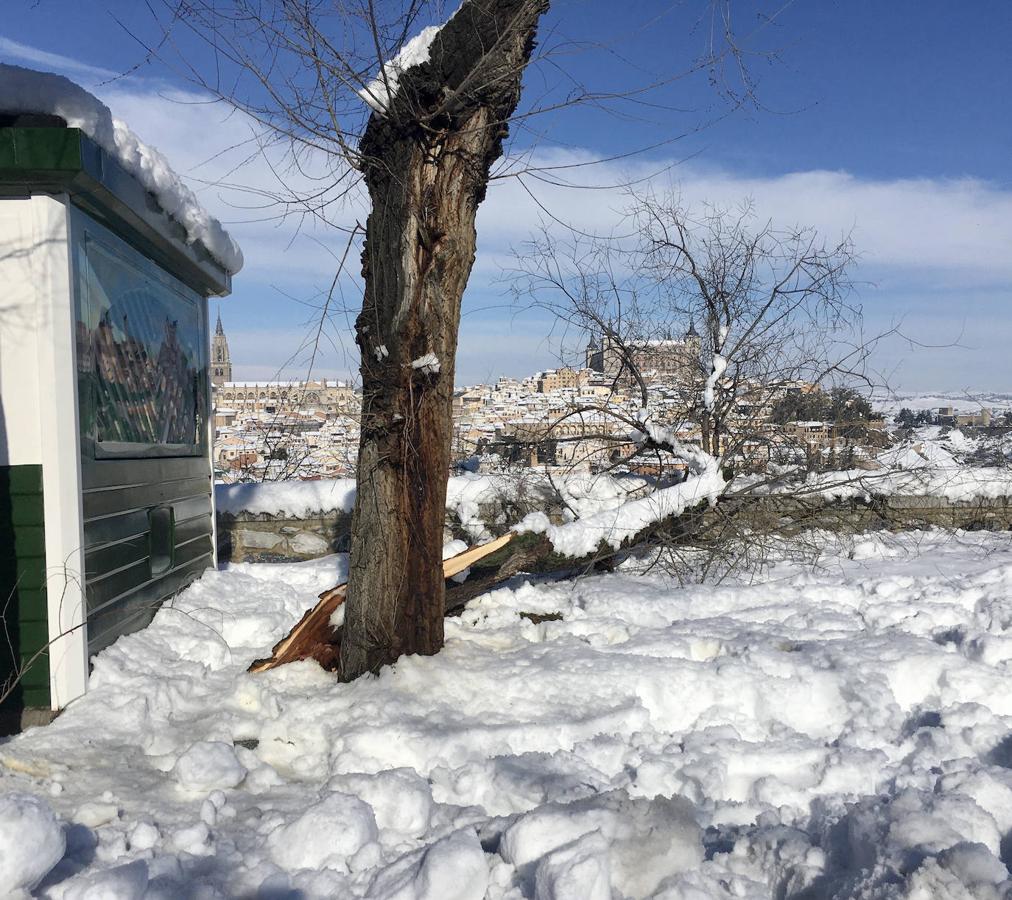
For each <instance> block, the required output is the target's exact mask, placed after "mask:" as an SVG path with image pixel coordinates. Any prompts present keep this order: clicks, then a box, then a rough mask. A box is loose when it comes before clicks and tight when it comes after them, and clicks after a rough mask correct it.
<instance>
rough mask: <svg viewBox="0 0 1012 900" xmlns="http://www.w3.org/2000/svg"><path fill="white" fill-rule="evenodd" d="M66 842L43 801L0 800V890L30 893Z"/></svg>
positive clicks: (23, 797)
mask: <svg viewBox="0 0 1012 900" xmlns="http://www.w3.org/2000/svg"><path fill="white" fill-rule="evenodd" d="M65 849H66V838H65V837H64V835H63V829H62V828H61V827H60V823H59V822H58V821H57V819H56V815H55V814H54V813H53V810H52V809H51V808H50V807H49V804H47V803H46V802H45V800H41V799H39V798H38V797H33V796H31V795H30V794H19V793H10V794H5V795H3V796H2V797H0V889H2V890H3V891H4V896H17V895H18V893H19V892H27V891H30V890H32V889H33V888H34V887H35V886H36V885H37V884H38V883H39V882H40V881H42V879H43V878H45V877H46V875H48V874H49V871H50V869H52V868H53V866H55V865H56V864H57V863H58V862H59V861H60V860H61V859H62V858H63V853H64V850H65Z"/></svg>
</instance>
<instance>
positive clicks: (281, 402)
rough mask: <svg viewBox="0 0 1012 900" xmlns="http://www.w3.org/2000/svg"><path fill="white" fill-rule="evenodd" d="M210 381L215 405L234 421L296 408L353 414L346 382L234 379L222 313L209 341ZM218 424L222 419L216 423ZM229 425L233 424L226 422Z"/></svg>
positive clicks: (355, 407) (352, 393)
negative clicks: (244, 416) (227, 413)
mask: <svg viewBox="0 0 1012 900" xmlns="http://www.w3.org/2000/svg"><path fill="white" fill-rule="evenodd" d="M211 382H212V384H213V385H214V405H215V408H216V409H217V410H222V411H224V410H228V411H230V413H231V417H232V419H233V421H234V420H235V419H236V418H242V416H243V415H244V414H246V415H248V414H257V413H267V414H268V415H272V414H275V413H281V414H288V413H295V412H298V411H299V410H303V409H305V410H318V411H320V412H324V413H327V414H328V415H330V416H334V415H356V414H357V413H358V395H357V394H356V393H355V389H354V388H353V387H352V386H351V385H350V384H348V383H347V382H345V381H334V380H330V379H325V378H324V379H318V380H315V381H233V380H232V357H231V354H230V353H229V349H228V338H227V337H226V336H225V330H224V328H222V325H221V316H220V315H219V316H218V323H217V325H216V326H215V329H214V338H213V340H212V341H211ZM216 424H218V425H219V427H220V426H221V425H222V424H225V423H223V422H220V423H219V422H216ZM228 424H232V423H231V422H229V423H228Z"/></svg>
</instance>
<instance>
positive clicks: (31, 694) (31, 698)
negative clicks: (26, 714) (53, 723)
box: [22, 681, 50, 709]
mask: <svg viewBox="0 0 1012 900" xmlns="http://www.w3.org/2000/svg"><path fill="white" fill-rule="evenodd" d="M49 697H50V694H49V682H48V681H47V682H46V686H45V687H44V688H25V690H24V693H23V696H22V703H23V704H24V706H25V707H26V708H31V707H36V708H41V709H49V703H50V700H49Z"/></svg>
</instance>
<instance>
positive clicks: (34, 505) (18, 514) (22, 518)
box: [10, 491, 45, 528]
mask: <svg viewBox="0 0 1012 900" xmlns="http://www.w3.org/2000/svg"><path fill="white" fill-rule="evenodd" d="M38 494H39V492H38V491H36V492H34V493H31V494H12V495H11V498H10V503H11V510H10V524H11V525H12V526H13V527H14V528H18V527H19V526H21V525H42V524H43V519H44V518H45V514H44V510H43V509H42V504H41V503H39V496H38Z"/></svg>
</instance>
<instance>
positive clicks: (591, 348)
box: [586, 325, 702, 384]
mask: <svg viewBox="0 0 1012 900" xmlns="http://www.w3.org/2000/svg"><path fill="white" fill-rule="evenodd" d="M622 346H623V345H622V344H620V343H619V342H618V341H616V340H615V339H614V338H613V337H612V336H611V335H610V334H605V335H604V336H603V337H602V338H601V339H600V341H598V340H597V339H596V338H595V337H591V339H590V343H589V344H588V345H587V350H586V366H587V368H588V369H592V370H593V371H595V372H598V373H599V374H601V375H604V376H606V377H608V378H612V379H614V378H621V379H627V380H629V379H632V377H633V376H632V373H631V372H630V371H629V367H628V364H627V361H626V359H627V357H631V361H632V364H633V365H634V366H635V367H636V369H637V371H638V372H639V373H640V375H642V377H643V379H644V381H647V382H648V383H649V382H659V381H666V382H674V383H678V384H688V383H691V382H692V381H693V380H695V379H696V378H697V377H698V375H699V372H700V351H701V349H702V341H701V340H700V337H699V334H698V332H697V331H696V328H695V326H694V325H690V326H689V329H688V331H686V332H685V335H684V336H683V337H681V338H673V337H671V335H670V334H668V335H667V336H665V337H663V338H659V339H652V340H630V341H626V342H624V347H625V353H624V354H623V351H622Z"/></svg>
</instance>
